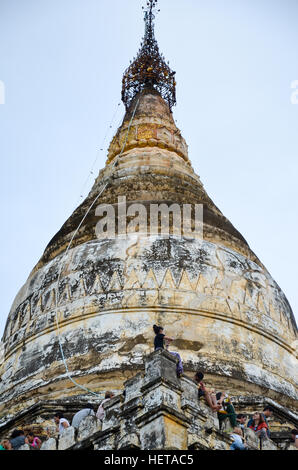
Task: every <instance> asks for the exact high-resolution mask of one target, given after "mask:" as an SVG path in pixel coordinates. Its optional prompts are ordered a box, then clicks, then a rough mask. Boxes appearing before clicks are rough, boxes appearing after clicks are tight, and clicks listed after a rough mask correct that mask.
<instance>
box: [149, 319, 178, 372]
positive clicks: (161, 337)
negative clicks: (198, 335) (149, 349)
mask: <svg viewBox="0 0 298 470" xmlns="http://www.w3.org/2000/svg"><path fill="white" fill-rule="evenodd" d="M153 331H154V333H155V338H154V350H155V351H157V350H158V349H165V348H164V342H165V341H166V342H167V343H171V342H172V341H174V339H173V338H170V337H169V336H166V335H165V334H163V331H164V329H163V327H162V326H157V325H153ZM169 353H170V354H172V355H173V356H175V357H176V358H177V360H178V362H177V377H181V375H182V374H183V364H182V360H181V357H180V354H178V353H177V352H173V351H169Z"/></svg>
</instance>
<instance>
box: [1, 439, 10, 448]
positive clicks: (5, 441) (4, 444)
mask: <svg viewBox="0 0 298 470" xmlns="http://www.w3.org/2000/svg"><path fill="white" fill-rule="evenodd" d="M0 450H12V445H11V443H10V440H9V439H3V441H1V444H0Z"/></svg>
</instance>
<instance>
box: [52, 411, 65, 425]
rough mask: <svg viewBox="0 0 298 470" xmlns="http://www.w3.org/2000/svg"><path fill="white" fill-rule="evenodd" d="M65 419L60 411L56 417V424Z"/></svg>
mask: <svg viewBox="0 0 298 470" xmlns="http://www.w3.org/2000/svg"><path fill="white" fill-rule="evenodd" d="M62 418H64V415H63V413H61V412H60V411H58V412H57V413H56V414H55V416H54V421H55V423H59V422H60V419H62Z"/></svg>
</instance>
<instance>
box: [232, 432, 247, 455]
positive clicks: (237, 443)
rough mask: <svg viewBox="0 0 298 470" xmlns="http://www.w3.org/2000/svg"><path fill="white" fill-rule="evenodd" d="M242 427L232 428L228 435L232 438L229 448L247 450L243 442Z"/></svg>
mask: <svg viewBox="0 0 298 470" xmlns="http://www.w3.org/2000/svg"><path fill="white" fill-rule="evenodd" d="M242 435H243V434H242V429H241V428H234V431H233V432H232V434H230V437H231V438H232V439H233V444H232V445H231V447H230V450H247V447H246V446H245V445H244V443H243V437H242Z"/></svg>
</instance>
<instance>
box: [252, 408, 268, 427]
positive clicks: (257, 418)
mask: <svg viewBox="0 0 298 470" xmlns="http://www.w3.org/2000/svg"><path fill="white" fill-rule="evenodd" d="M253 420H254V422H255V423H258V424H262V423H264V422H265V420H264V416H263V414H262V413H259V412H258V411H257V412H256V413H255V414H254V415H253Z"/></svg>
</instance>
